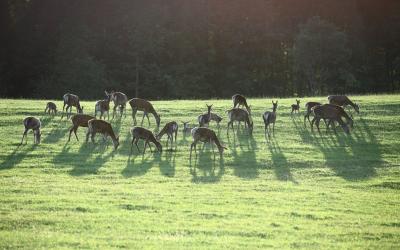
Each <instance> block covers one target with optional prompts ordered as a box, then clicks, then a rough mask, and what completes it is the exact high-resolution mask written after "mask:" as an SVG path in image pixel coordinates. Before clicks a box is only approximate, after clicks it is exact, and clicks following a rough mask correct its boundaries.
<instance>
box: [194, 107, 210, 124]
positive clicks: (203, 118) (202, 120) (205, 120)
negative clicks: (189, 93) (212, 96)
mask: <svg viewBox="0 0 400 250" xmlns="http://www.w3.org/2000/svg"><path fill="white" fill-rule="evenodd" d="M206 106H207V113H205V114H202V115H199V116H198V117H197V120H198V121H199V127H204V126H205V125H207V126H208V124H209V123H210V121H211V107H212V104H211V105H208V104H206Z"/></svg>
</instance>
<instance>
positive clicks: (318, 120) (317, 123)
mask: <svg viewBox="0 0 400 250" xmlns="http://www.w3.org/2000/svg"><path fill="white" fill-rule="evenodd" d="M320 121H321V119H317V120H316V122H315V125H317V129H318V133H321V131H320V130H319V122H320Z"/></svg>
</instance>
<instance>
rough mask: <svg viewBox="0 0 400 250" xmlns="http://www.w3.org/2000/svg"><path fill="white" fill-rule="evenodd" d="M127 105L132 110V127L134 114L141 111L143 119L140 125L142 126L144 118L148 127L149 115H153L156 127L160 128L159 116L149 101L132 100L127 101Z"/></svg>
mask: <svg viewBox="0 0 400 250" xmlns="http://www.w3.org/2000/svg"><path fill="white" fill-rule="evenodd" d="M129 105H131V108H132V118H133V122H134V125H136V112H137V111H138V110H139V111H143V118H142V123H141V125H143V120H144V117H145V116H146V117H147V121H148V122H149V125H150V119H149V113H150V114H153V116H154V118H155V119H156V123H157V127H160V116H159V115H158V114H157V112H156V110H155V109H154V107H153V105H152V104H151V103H150V102H149V101H147V100H144V99H140V98H132V99H130V100H129Z"/></svg>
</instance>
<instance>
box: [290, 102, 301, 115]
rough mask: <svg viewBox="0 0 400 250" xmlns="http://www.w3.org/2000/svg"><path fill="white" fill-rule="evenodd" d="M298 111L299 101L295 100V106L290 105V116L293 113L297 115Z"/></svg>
mask: <svg viewBox="0 0 400 250" xmlns="http://www.w3.org/2000/svg"><path fill="white" fill-rule="evenodd" d="M299 111H300V100H297V99H296V104H292V112H291V114H293V112H294V113H299Z"/></svg>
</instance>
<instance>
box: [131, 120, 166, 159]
mask: <svg viewBox="0 0 400 250" xmlns="http://www.w3.org/2000/svg"><path fill="white" fill-rule="evenodd" d="M131 135H132V142H131V152H132V149H133V144H134V143H135V145H136V148H137V149H138V151H139V153H140V149H139V146H138V141H139V139H142V140H144V149H143V155H144V153H145V152H146V147H147V145H149V148H150V151H151V146H150V142H152V143H154V145H156V147H157V150H158V151H159V152H160V153H161V152H162V146H161V143H160V142H159V141H158V140H157V139H156V137H155V136H154V134H153V132H151V131H150V130H148V129H145V128H142V127H133V128H131Z"/></svg>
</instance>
